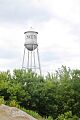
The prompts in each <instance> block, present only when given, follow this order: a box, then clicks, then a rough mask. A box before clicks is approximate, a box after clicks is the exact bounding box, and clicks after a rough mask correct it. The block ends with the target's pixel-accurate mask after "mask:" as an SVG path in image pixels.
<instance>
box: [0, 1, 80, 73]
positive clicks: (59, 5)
mask: <svg viewBox="0 0 80 120" xmlns="http://www.w3.org/2000/svg"><path fill="white" fill-rule="evenodd" d="M31 26H32V27H33V28H34V29H35V30H36V31H37V32H38V33H39V34H38V44H39V53H40V60H41V68H42V72H43V73H44V74H46V73H47V72H48V71H49V72H53V71H54V70H56V69H58V68H60V67H61V66H62V65H66V66H67V67H70V68H80V0H14V1H13V0H0V70H7V69H10V70H12V69H14V68H21V65H22V57H23V50H24V41H25V37H24V32H25V31H27V30H28V29H29V28H30V27H31Z"/></svg>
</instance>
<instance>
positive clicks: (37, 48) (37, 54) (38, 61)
mask: <svg viewBox="0 0 80 120" xmlns="http://www.w3.org/2000/svg"><path fill="white" fill-rule="evenodd" d="M37 56H38V62H39V70H40V75H42V73H41V64H40V58H39V51H38V47H37Z"/></svg>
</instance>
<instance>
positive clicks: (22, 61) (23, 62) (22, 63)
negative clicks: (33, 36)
mask: <svg viewBox="0 0 80 120" xmlns="http://www.w3.org/2000/svg"><path fill="white" fill-rule="evenodd" d="M24 58H25V48H24V54H23V61H22V68H24Z"/></svg>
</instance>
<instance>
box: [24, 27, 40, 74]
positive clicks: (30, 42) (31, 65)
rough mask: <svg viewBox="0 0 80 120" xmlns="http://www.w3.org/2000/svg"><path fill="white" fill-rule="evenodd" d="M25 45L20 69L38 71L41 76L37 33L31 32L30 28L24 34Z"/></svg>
mask: <svg viewBox="0 0 80 120" xmlns="http://www.w3.org/2000/svg"><path fill="white" fill-rule="evenodd" d="M24 34H25V43H24V54H23V61H22V69H27V70H29V69H31V70H32V71H34V72H37V70H39V72H40V75H41V65H40V57H39V50H38V43H37V34H38V32H36V31H33V28H32V27H30V30H29V31H26V32H24Z"/></svg>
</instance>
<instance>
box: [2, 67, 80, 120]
mask: <svg viewBox="0 0 80 120" xmlns="http://www.w3.org/2000/svg"><path fill="white" fill-rule="evenodd" d="M0 98H1V99H2V98H3V99H4V101H5V104H8V105H10V104H12V103H14V104H15V103H16V104H17V105H19V106H21V107H24V108H25V109H26V110H33V111H36V112H37V113H39V114H40V115H41V116H43V117H48V116H51V117H52V118H53V119H57V120H63V119H61V118H64V117H65V113H67V114H68V115H71V116H76V119H74V120H77V119H78V118H79V117H80V70H79V69H76V70H71V69H70V68H67V67H66V66H62V67H61V68H60V69H58V70H57V71H55V73H51V74H50V73H48V74H47V75H46V76H45V77H43V76H39V75H38V74H36V73H33V72H32V71H31V70H29V71H26V70H20V69H18V70H17V69H15V70H13V74H11V73H10V71H7V72H0ZM14 101H15V102H14ZM66 120H67V119H66Z"/></svg>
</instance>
